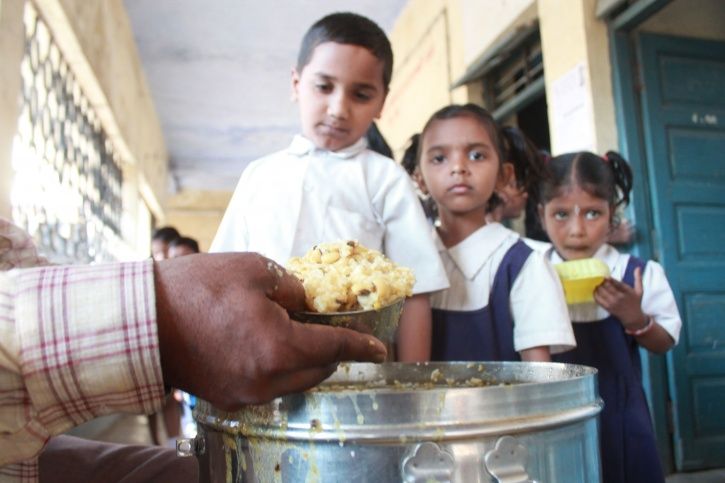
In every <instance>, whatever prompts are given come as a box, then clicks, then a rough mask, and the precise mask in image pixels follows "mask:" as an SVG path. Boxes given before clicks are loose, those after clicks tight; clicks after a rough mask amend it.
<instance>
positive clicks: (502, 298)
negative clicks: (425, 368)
mask: <svg viewBox="0 0 725 483" xmlns="http://www.w3.org/2000/svg"><path fill="white" fill-rule="evenodd" d="M501 159H502V156H501V140H500V136H499V132H498V128H497V126H496V123H495V121H494V120H493V118H492V117H491V115H490V114H489V113H488V112H486V111H485V110H484V109H482V108H480V107H478V106H475V105H473V104H466V105H464V106H459V105H452V106H448V107H445V108H443V109H441V110H439V111H438V112H436V113H435V114H433V116H432V117H431V118H430V120H429V121H428V123H427V124H426V125H425V128H424V129H423V132H422V133H421V139H420V154H419V156H418V160H419V168H420V172H421V175H422V178H423V183H424V186H425V188H426V189H427V191H428V193H429V194H430V195H431V197H432V198H433V199H434V200H435V203H436V206H437V208H438V216H439V222H438V225H437V227H436V230H435V233H434V238H435V240H436V243H437V245H438V250H439V251H440V253H441V257H442V260H443V264H444V266H445V267H446V272H447V273H448V278H449V280H450V283H451V287H450V288H449V289H448V290H444V291H442V292H439V293H436V294H434V295H433V296H432V298H431V304H432V306H433V307H434V309H433V349H432V353H433V355H432V358H433V360H519V358H520V359H523V360H526V361H549V360H550V352H559V351H562V350H567V349H570V348H571V347H573V346H574V335H573V333H572V329H571V324H570V322H569V317H568V314H567V310H566V304H565V302H564V294H563V291H562V289H561V285H560V284H559V281H558V278H557V276H556V273H555V272H554V270H553V268H552V267H551V266H550V265H549V264H548V263H547V262H546V261H545V260H544V259H543V257H542V255H541V254H540V253H537V252H533V251H532V250H531V249H530V248H529V247H528V246H526V245H525V244H524V243H523V242H522V241H521V239H520V237H519V235H518V234H517V233H516V232H514V231H512V230H509V229H508V228H505V227H504V226H502V225H500V224H499V223H496V222H491V223H488V222H487V221H486V215H487V212H488V209H489V203H490V201H491V199H492V197H493V195H494V190H495V189H496V188H500V187H501V185H502V184H503V178H502V176H501Z"/></svg>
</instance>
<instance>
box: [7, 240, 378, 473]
mask: <svg viewBox="0 0 725 483" xmlns="http://www.w3.org/2000/svg"><path fill="white" fill-rule="evenodd" d="M154 271H155V274H156V278H154ZM302 301H303V298H302V287H301V285H300V284H299V282H297V281H296V280H295V279H293V278H292V277H291V276H289V275H287V274H286V273H285V272H283V271H282V270H281V269H280V268H279V267H278V266H277V265H276V264H274V263H273V262H271V261H270V260H268V259H266V258H263V257H261V256H259V255H256V254H215V255H190V256H187V257H180V258H176V259H173V260H167V261H164V262H161V263H159V264H158V265H156V266H155V267H154V264H153V262H152V261H150V260H148V261H143V262H133V263H120V264H107V265H96V266H73V267H43V268H35V269H26V270H15V271H12V272H9V273H6V274H2V273H0V331H1V333H0V428H1V431H0V467H1V466H3V465H6V464H8V463H12V462H16V461H21V460H27V459H29V458H33V457H34V456H36V455H37V453H38V452H39V451H40V450H41V449H42V447H43V446H44V444H45V443H46V442H47V440H48V438H49V437H50V436H51V435H54V434H59V433H61V432H63V431H65V430H67V429H68V428H70V427H72V426H75V425H78V424H80V423H82V422H85V421H87V420H90V419H93V418H95V417H97V416H100V415H103V414H109V413H113V412H133V413H151V412H154V411H156V410H157V409H158V408H159V407H160V405H161V402H162V401H163V396H164V383H166V384H167V385H169V386H174V387H178V388H181V389H184V390H187V391H189V392H192V393H194V394H197V395H199V396H200V397H203V398H205V399H207V400H209V401H210V402H212V403H214V404H216V405H218V406H219V407H221V408H223V409H235V408H238V407H240V406H241V405H242V404H244V403H253V402H262V401H267V400H269V399H271V398H273V397H275V396H278V395H281V394H284V393H288V392H293V391H300V390H303V389H306V388H308V387H311V386H313V385H315V384H317V383H318V382H320V381H321V380H323V379H324V378H325V377H327V376H328V375H329V374H331V373H332V372H333V370H334V368H335V363H336V362H338V361H341V360H360V361H375V362H381V361H383V360H384V358H385V354H386V352H385V347H384V346H383V344H382V343H381V342H380V341H378V340H377V339H374V338H373V337H371V336H367V335H364V334H360V333H358V332H354V331H350V330H346V329H338V328H332V327H323V326H314V325H303V324H300V323H297V322H294V321H291V320H290V319H289V317H288V316H287V312H286V310H285V309H284V308H283V307H287V308H299V307H301V306H302V305H301V304H302ZM280 304H281V305H280ZM157 316H158V325H157ZM157 327H158V332H157ZM162 371H163V376H162ZM0 470H2V469H0ZM1 472H2V471H0V473H1Z"/></svg>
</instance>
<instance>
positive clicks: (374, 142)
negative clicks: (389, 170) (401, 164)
mask: <svg viewBox="0 0 725 483" xmlns="http://www.w3.org/2000/svg"><path fill="white" fill-rule="evenodd" d="M365 138H366V139H367V141H368V148H370V149H371V150H373V151H375V152H376V153H378V154H382V155H383V156H387V157H389V158H392V157H393V150H392V149H390V146H389V145H388V142H387V141H386V140H385V137H384V136H383V133H381V132H380V129H378V126H377V124H375V123H372V124H370V127H369V128H368V132H367V133H366V134H365Z"/></svg>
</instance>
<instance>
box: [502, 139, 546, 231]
mask: <svg viewBox="0 0 725 483" xmlns="http://www.w3.org/2000/svg"><path fill="white" fill-rule="evenodd" d="M501 138H502V141H503V146H504V158H503V159H504V162H503V174H504V179H505V183H504V185H503V186H502V187H501V188H500V189H499V190H498V191H497V195H498V196H499V197H500V198H501V203H500V204H499V205H498V206H496V207H494V208H493V209H492V211H491V213H490V214H489V220H492V221H499V222H500V221H504V220H509V219H513V218H518V217H520V216H521V213H522V212H523V211H524V208H525V207H526V206H527V205H528V204H529V200H531V202H533V203H536V201H535V200H537V199H538V193H537V192H538V189H539V184H540V182H541V178H542V177H543V176H544V173H545V170H544V161H543V158H542V156H541V155H540V154H539V150H538V149H537V148H536V146H534V143H533V142H531V140H530V139H529V138H527V137H526V135H525V134H524V133H523V132H522V131H521V130H520V129H519V128H517V127H513V126H506V127H503V128H501ZM529 218H530V217H529V216H528V213H527V217H526V220H525V221H526V227H527V230H528V226H529V224H530V221H531V220H529ZM534 218H536V219H535V220H533V221H535V222H537V223H538V217H534ZM527 235H528V233H527Z"/></svg>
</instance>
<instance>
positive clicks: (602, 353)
mask: <svg viewBox="0 0 725 483" xmlns="http://www.w3.org/2000/svg"><path fill="white" fill-rule="evenodd" d="M545 256H546V257H547V259H549V260H550V261H551V262H552V263H554V264H556V263H561V262H562V261H563V260H562V258H561V257H560V256H559V255H558V254H557V253H556V251H555V250H554V249H553V248H550V249H549V250H547V251H546V253H545ZM594 258H597V259H599V260H601V261H603V262H604V263H606V264H607V266H608V267H609V270H610V273H611V277H612V278H614V279H615V280H621V281H623V282H624V283H626V284H627V285H629V286H632V287H633V286H634V271H635V269H636V268H640V270H641V271H642V272H641V273H642V288H643V294H642V311H643V312H644V313H645V314H646V315H648V316H650V317H652V318H653V319H654V320H655V322H656V323H657V324H659V325H661V326H662V328H663V329H664V330H666V331H667V333H668V334H670V336H671V337H672V339H673V340H674V341H675V343H677V340H678V338H679V334H680V328H681V326H682V322H681V320H680V315H679V312H678V310H677V305H676V303H675V298H674V295H673V293H672V289H671V288H670V286H669V283H668V282H667V278H666V277H665V274H664V270H663V269H662V266H661V265H659V264H658V263H657V262H653V261H648V262H645V261H643V260H640V259H639V258H637V257H633V256H630V255H627V254H621V253H619V252H618V251H617V250H616V249H615V248H614V247H612V246H610V245H603V246H602V247H600V249H599V250H597V252H596V253H595V254H594ZM569 313H570V315H571V318H572V322H573V324H574V333H575V335H576V339H577V348H576V349H575V350H573V351H571V352H568V353H566V354H561V355H559V356H557V357H556V360H557V361H559V362H568V363H573V364H584V365H588V366H592V367H595V368H597V369H598V371H599V373H598V382H599V393H600V396H601V397H602V399H603V400H604V409H603V410H602V413H601V415H600V428H599V429H600V431H599V437H600V450H601V455H602V471H603V481H618V482H633V483H634V482H637V483H640V482H644V483H646V482H663V481H664V474H663V471H662V465H661V462H660V459H659V455H658V453H657V447H656V443H655V436H654V430H653V428H652V420H651V418H650V414H649V408H648V406H647V400H646V398H645V394H644V389H643V387H642V369H641V362H640V355H639V344H637V341H636V340H635V338H634V337H632V336H630V335H627V334H626V333H625V331H624V327H623V326H622V322H621V321H620V320H619V319H618V318H617V317H615V316H613V315H611V314H609V313H608V312H607V311H606V310H605V309H603V308H602V307H600V306H599V305H597V304H596V303H588V304H577V305H573V306H570V307H569Z"/></svg>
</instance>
